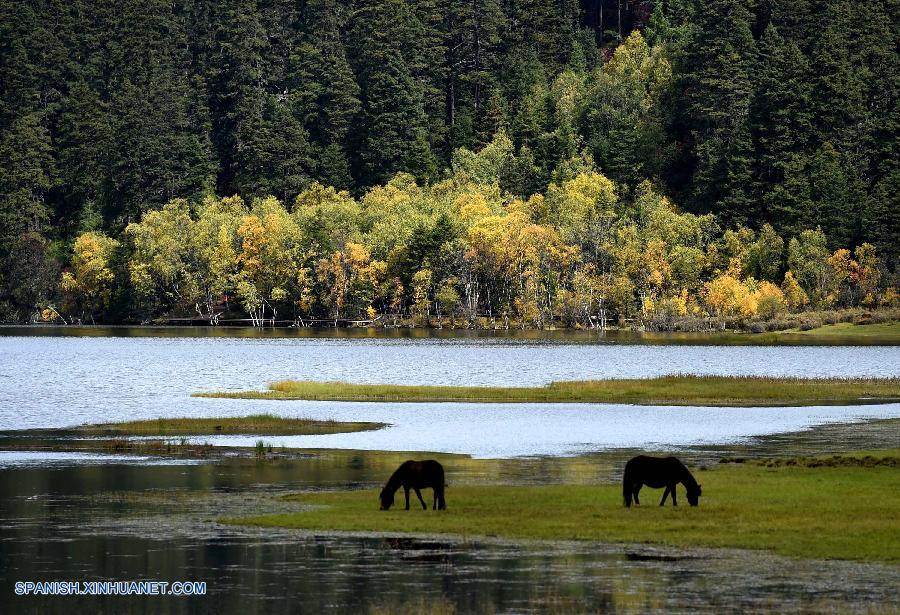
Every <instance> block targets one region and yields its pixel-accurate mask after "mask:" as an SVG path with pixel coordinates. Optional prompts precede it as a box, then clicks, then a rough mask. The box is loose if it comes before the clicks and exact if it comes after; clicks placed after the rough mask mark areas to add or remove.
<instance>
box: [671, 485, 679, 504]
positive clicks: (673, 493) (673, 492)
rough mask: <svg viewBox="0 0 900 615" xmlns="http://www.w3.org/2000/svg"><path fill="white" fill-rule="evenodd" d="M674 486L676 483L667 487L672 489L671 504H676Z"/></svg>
mask: <svg viewBox="0 0 900 615" xmlns="http://www.w3.org/2000/svg"><path fill="white" fill-rule="evenodd" d="M676 486H677V483H676V484H675V485H672V486H671V487H669V489H671V490H672V506H678V500H677V499H675V487H676Z"/></svg>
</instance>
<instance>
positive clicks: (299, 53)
mask: <svg viewBox="0 0 900 615" xmlns="http://www.w3.org/2000/svg"><path fill="white" fill-rule="evenodd" d="M343 16H344V10H343V7H342V5H341V4H340V3H338V2H336V1H335V0H311V1H310V2H308V3H307V4H306V7H305V10H304V23H305V33H304V35H303V38H302V41H301V43H300V45H298V46H297V48H296V49H295V50H294V52H293V53H292V55H291V58H290V70H289V73H288V75H287V79H286V82H287V87H288V91H289V93H290V100H291V106H292V108H293V112H294V114H295V116H296V117H297V118H298V119H299V120H300V121H301V123H302V125H303V127H304V128H305V129H306V130H307V131H308V133H309V138H310V142H311V145H312V146H313V147H314V148H315V150H316V151H317V152H318V157H319V165H318V169H317V170H316V176H317V177H318V178H319V180H321V181H322V182H323V183H325V184H326V185H331V186H334V187H336V188H338V189H342V190H346V189H349V188H350V187H351V186H352V183H353V178H352V177H351V175H350V158H349V155H348V151H349V147H350V142H349V137H350V130H351V127H352V126H353V124H354V123H355V122H356V121H358V119H359V118H358V116H359V112H360V102H359V86H358V85H357V84H356V78H355V76H354V75H353V71H352V70H351V68H350V63H349V61H348V60H347V52H346V50H345V48H344V43H343V41H342V39H341V32H340V22H341V19H342V17H343Z"/></svg>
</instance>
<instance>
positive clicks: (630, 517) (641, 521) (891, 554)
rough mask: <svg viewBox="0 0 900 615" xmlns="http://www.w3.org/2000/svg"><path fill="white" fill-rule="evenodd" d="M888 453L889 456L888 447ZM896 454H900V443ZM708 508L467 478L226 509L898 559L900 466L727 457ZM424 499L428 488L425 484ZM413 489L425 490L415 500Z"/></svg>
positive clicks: (281, 518) (321, 522)
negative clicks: (433, 496) (408, 491)
mask: <svg viewBox="0 0 900 615" xmlns="http://www.w3.org/2000/svg"><path fill="white" fill-rule="evenodd" d="M882 456H885V454H882ZM887 456H891V457H893V458H895V459H896V458H898V456H900V450H894V451H890V452H889V453H888V454H887ZM695 476H696V477H697V479H698V480H699V481H700V482H701V483H702V485H703V497H702V498H701V501H700V506H699V507H697V508H691V507H689V506H686V505H685V504H686V502H685V500H684V489H683V488H682V487H680V486H679V502H680V505H679V506H678V507H677V508H672V507H671V506H667V507H665V508H660V507H659V506H658V504H659V499H660V497H661V496H662V490H659V489H648V488H644V490H643V491H642V492H641V501H642V504H643V505H642V506H640V507H633V508H631V509H626V508H625V507H624V506H623V504H622V490H621V487H620V486H619V485H600V486H586V485H554V486H538V487H528V486H486V485H480V486H463V485H457V484H454V485H452V486H451V487H450V488H449V489H448V490H447V505H448V510H447V511H444V512H440V513H435V512H433V511H430V510H429V511H422V510H421V509H419V508H416V507H415V506H414V507H413V509H412V510H410V511H408V512H407V511H404V510H403V509H402V507H400V508H399V509H392V510H390V511H388V512H379V511H378V497H377V495H378V492H377V489H370V490H365V491H344V492H318V493H301V494H296V495H293V496H288V497H289V499H291V500H295V501H298V502H302V503H303V504H311V505H315V507H314V508H311V509H308V510H304V511H302V512H295V513H286V514H278V515H267V516H257V517H247V518H239V519H226V520H225V522H227V523H232V524H243V525H253V526H261V527H289V528H303V529H306V530H313V531H356V532H391V533H394V532H396V533H407V532H409V533H424V534H442V533H443V534H452V535H457V536H498V537H504V538H510V539H550V540H593V541H603V542H626V543H651V544H662V545H669V546H674V547H686V548H690V547H735V548H745V549H763V550H769V551H772V552H775V553H779V554H782V555H787V556H793V557H807V558H834V559H851V560H872V561H890V562H900V517H898V515H897V511H898V510H900V473H898V472H897V470H896V468H895V467H890V466H886V465H881V466H877V467H860V466H850V465H835V466H818V467H809V466H781V467H765V466H762V465H756V464H741V465H732V464H725V465H718V466H715V467H714V468H712V469H710V470H708V471H700V472H697V471H695ZM425 495H426V500H427V499H428V496H429V495H430V494H425ZM413 499H415V498H413Z"/></svg>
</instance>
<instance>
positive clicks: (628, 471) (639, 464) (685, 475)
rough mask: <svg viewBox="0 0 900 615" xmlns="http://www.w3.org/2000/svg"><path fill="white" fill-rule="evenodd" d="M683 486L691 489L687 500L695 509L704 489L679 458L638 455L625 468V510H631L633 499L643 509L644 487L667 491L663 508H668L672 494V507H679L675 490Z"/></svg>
mask: <svg viewBox="0 0 900 615" xmlns="http://www.w3.org/2000/svg"><path fill="white" fill-rule="evenodd" d="M678 483H683V484H684V486H685V488H686V489H687V499H688V503H689V504H690V505H691V506H696V505H697V502H698V501H699V500H700V485H699V484H698V483H697V481H696V480H694V477H693V476H692V475H691V473H690V471H688V469H687V468H686V467H685V465H684V464H683V463H681V462H680V461H678V459H676V458H675V457H648V456H647V455H638V456H637V457H635V458H634V459H632V460H631V461H629V462H628V463H626V464H625V476H624V477H623V478H622V494H623V495H624V496H625V506H626V507H630V506H631V499H632V498H634V503H635V504H637V505H640V503H641V502H640V500H639V499H638V493H640V491H641V487H643V486H644V485H647V486H648V487H653V488H654V489H659V488H660V487H665V488H666V490H665V491H664V492H663V497H662V501H661V502H660V503H659V505H660V506H664V505H665V503H666V498H667V497H668V496H669V494H670V493H671V494H672V506H678V501H677V500H676V499H675V486H676V485H677V484H678Z"/></svg>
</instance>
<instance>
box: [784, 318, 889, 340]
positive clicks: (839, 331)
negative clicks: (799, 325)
mask: <svg viewBox="0 0 900 615" xmlns="http://www.w3.org/2000/svg"><path fill="white" fill-rule="evenodd" d="M781 334H782V335H801V336H805V337H811V338H817V339H825V338H834V339H837V340H845V339H847V338H859V339H872V340H876V339H877V340H879V341H883V342H890V343H894V344H900V322H890V323H877V324H871V325H859V324H855V323H852V322H839V323H835V324H832V325H823V326H821V327H817V328H815V329H809V330H808V331H782V332H781Z"/></svg>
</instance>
